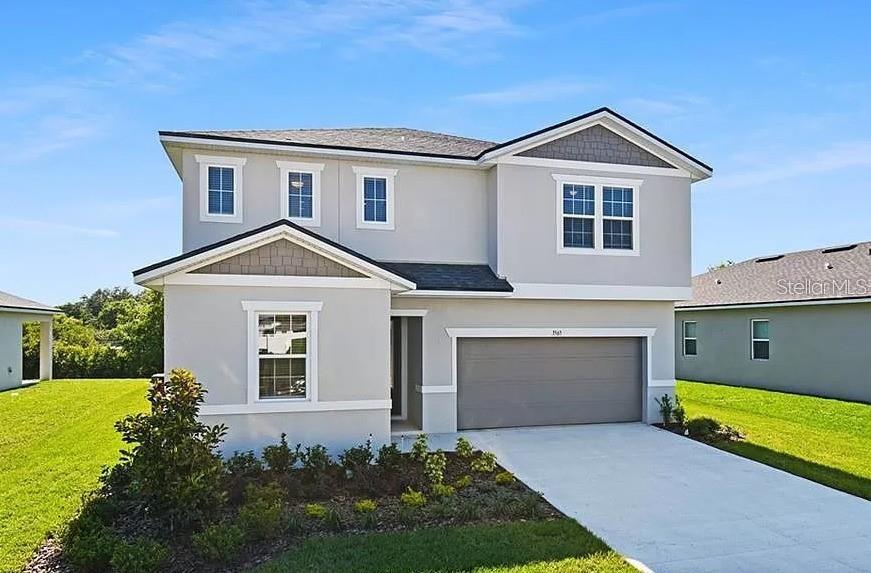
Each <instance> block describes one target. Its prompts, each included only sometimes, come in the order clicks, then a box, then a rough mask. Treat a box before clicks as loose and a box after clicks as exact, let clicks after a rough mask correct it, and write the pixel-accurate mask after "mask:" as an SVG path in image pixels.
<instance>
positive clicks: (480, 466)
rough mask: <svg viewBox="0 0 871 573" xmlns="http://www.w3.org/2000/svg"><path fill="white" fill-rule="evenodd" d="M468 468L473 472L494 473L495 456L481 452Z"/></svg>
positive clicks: (491, 453)
mask: <svg viewBox="0 0 871 573" xmlns="http://www.w3.org/2000/svg"><path fill="white" fill-rule="evenodd" d="M470 467H471V469H472V471H473V472H478V473H483V474H491V473H493V472H494V471H496V454H494V453H493V452H481V453H480V454H478V457H477V458H475V459H474V460H472V463H471V464H470Z"/></svg>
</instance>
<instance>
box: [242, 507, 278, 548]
mask: <svg viewBox="0 0 871 573" xmlns="http://www.w3.org/2000/svg"><path fill="white" fill-rule="evenodd" d="M282 509H283V507H282V505H281V504H280V503H275V502H274V501H267V500H265V499H258V500H255V501H249V502H248V503H246V504H245V505H243V506H242V508H241V509H240V510H239V519H238V523H239V527H241V528H242V531H243V532H244V533H245V537H246V538H248V539H249V540H251V541H260V540H263V539H273V538H275V537H277V536H278V534H279V533H281V518H282Z"/></svg>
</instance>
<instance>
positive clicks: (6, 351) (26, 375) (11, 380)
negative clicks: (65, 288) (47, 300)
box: [0, 291, 60, 390]
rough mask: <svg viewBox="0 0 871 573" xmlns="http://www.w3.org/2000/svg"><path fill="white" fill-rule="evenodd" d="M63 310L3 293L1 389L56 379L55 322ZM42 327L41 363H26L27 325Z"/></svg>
mask: <svg viewBox="0 0 871 573" xmlns="http://www.w3.org/2000/svg"><path fill="white" fill-rule="evenodd" d="M56 314H60V311H59V310H58V309H56V308H54V307H51V306H48V305H44V304H42V303H39V302H36V301H33V300H29V299H26V298H22V297H19V296H15V295H13V294H9V293H6V292H2V291H0V390H5V389H8V388H16V387H18V386H21V385H22V384H23V383H24V382H25V381H29V380H33V381H35V380H50V379H51V378H52V352H53V350H52V337H53V333H52V320H53V318H54V315H56ZM30 323H35V324H38V328H39V364H38V366H37V367H36V368H33V369H26V368H25V364H24V345H23V342H24V325H25V324H30Z"/></svg>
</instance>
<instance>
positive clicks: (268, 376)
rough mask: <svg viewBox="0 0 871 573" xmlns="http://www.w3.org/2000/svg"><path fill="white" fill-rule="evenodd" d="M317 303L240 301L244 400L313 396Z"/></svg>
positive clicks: (315, 377)
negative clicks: (244, 325)
mask: <svg viewBox="0 0 871 573" xmlns="http://www.w3.org/2000/svg"><path fill="white" fill-rule="evenodd" d="M321 307H322V304H321V303H320V302H298V303H296V302H268V301H245V302H243V303H242V308H243V310H245V311H247V313H248V361H249V362H248V378H249V380H248V402H249V403H251V404H256V403H258V402H275V401H280V400H285V401H286V400H296V401H311V402H316V401H317V318H318V313H319V312H320V309H321Z"/></svg>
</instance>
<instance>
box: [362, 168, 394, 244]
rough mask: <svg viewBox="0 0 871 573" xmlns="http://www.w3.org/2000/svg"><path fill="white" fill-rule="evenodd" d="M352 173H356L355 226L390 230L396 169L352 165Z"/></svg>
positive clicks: (392, 216)
mask: <svg viewBox="0 0 871 573" xmlns="http://www.w3.org/2000/svg"><path fill="white" fill-rule="evenodd" d="M354 173H355V174H356V175H357V227H358V228H360V229H382V230H392V229H393V228H394V220H393V219H394V213H395V205H394V200H393V197H394V191H393V182H394V176H395V175H396V170H395V169H377V168H369V167H354Z"/></svg>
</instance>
